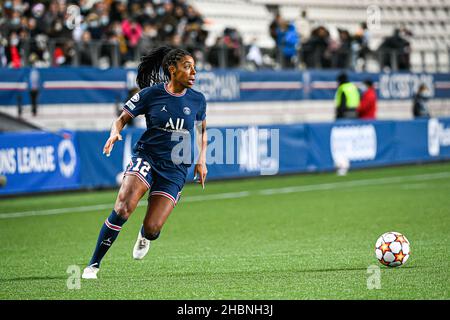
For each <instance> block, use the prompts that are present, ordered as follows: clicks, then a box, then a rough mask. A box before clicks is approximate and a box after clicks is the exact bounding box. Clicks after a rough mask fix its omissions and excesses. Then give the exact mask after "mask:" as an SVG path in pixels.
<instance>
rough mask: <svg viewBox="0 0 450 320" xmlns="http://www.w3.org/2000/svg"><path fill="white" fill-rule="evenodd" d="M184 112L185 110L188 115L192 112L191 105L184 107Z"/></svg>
mask: <svg viewBox="0 0 450 320" xmlns="http://www.w3.org/2000/svg"><path fill="white" fill-rule="evenodd" d="M183 112H184V114H185V115H187V116H188V115H190V114H191V109H189V107H184V108H183Z"/></svg>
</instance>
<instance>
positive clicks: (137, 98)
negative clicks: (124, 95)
mask: <svg viewBox="0 0 450 320" xmlns="http://www.w3.org/2000/svg"><path fill="white" fill-rule="evenodd" d="M139 99H140V97H139V93H136V94H135V95H134V96H132V97H131V99H130V100H131V101H133V102H138V101H139Z"/></svg>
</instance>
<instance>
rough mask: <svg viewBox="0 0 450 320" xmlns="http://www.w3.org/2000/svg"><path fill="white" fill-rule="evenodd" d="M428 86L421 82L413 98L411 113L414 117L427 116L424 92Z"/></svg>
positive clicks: (426, 99)
mask: <svg viewBox="0 0 450 320" xmlns="http://www.w3.org/2000/svg"><path fill="white" fill-rule="evenodd" d="M427 90H428V88H427V86H426V85H425V84H423V83H422V84H421V85H420V86H419V89H418V90H417V93H416V94H415V95H414V99H413V115H414V117H415V118H429V117H430V112H429V111H428V107H427V102H428V98H427V97H426V92H427Z"/></svg>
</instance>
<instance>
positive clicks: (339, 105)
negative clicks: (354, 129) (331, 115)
mask: <svg viewBox="0 0 450 320" xmlns="http://www.w3.org/2000/svg"><path fill="white" fill-rule="evenodd" d="M337 82H338V88H337V90H336V95H335V97H334V101H335V105H336V119H356V118H357V117H358V116H357V112H356V109H357V108H358V106H359V100H360V96H359V91H358V88H357V87H356V85H355V84H353V83H351V82H350V81H349V80H348V76H347V74H345V73H341V74H339V76H338V77H337Z"/></svg>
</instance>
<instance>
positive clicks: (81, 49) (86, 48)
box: [77, 30, 93, 66]
mask: <svg viewBox="0 0 450 320" xmlns="http://www.w3.org/2000/svg"><path fill="white" fill-rule="evenodd" d="M91 40H92V37H91V33H90V32H89V31H88V30H86V31H85V32H83V35H82V36H81V42H79V43H78V44H77V51H78V56H79V59H80V61H79V63H80V64H81V65H82V66H89V65H92V56H93V54H92V47H91Z"/></svg>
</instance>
